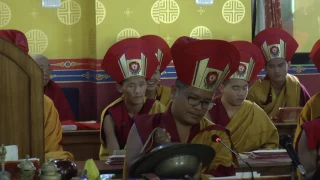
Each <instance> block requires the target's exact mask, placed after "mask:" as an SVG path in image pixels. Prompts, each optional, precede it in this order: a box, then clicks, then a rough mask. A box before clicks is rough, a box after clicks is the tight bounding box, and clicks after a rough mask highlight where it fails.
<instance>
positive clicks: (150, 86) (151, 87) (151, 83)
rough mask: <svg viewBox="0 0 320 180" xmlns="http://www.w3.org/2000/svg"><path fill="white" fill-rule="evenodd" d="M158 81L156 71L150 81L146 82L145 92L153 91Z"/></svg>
mask: <svg viewBox="0 0 320 180" xmlns="http://www.w3.org/2000/svg"><path fill="white" fill-rule="evenodd" d="M159 81H160V70H159V69H157V70H156V71H155V72H154V74H153V76H152V77H151V79H150V80H148V81H147V91H155V90H156V89H157V86H158V84H159Z"/></svg>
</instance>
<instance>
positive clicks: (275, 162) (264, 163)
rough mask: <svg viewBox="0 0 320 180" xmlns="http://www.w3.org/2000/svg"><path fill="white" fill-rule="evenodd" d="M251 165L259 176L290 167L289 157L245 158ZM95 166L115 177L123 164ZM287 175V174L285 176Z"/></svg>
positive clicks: (286, 171)
mask: <svg viewBox="0 0 320 180" xmlns="http://www.w3.org/2000/svg"><path fill="white" fill-rule="evenodd" d="M246 161H247V162H248V163H249V164H250V165H251V167H252V170H253V171H257V172H258V173H260V174H261V176H273V175H284V176H285V175H289V174H290V167H291V159H290V158H278V159H260V160H255V159H246ZM75 163H76V164H77V167H78V171H79V172H82V171H83V168H84V163H85V162H84V161H75ZM95 163H96V166H97V168H98V169H99V170H100V174H115V175H116V177H120V178H121V177H122V171H123V165H108V164H106V163H105V161H95ZM239 165H240V167H239V168H236V171H237V172H250V170H249V168H248V167H247V165H246V164H245V163H244V162H240V161H239ZM286 177H287V176H286Z"/></svg>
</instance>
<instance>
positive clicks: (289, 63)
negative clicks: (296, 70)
mask: <svg viewBox="0 0 320 180" xmlns="http://www.w3.org/2000/svg"><path fill="white" fill-rule="evenodd" d="M290 66H291V61H288V69H289V68H290Z"/></svg>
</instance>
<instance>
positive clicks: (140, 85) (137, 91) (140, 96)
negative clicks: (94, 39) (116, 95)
mask: <svg viewBox="0 0 320 180" xmlns="http://www.w3.org/2000/svg"><path fill="white" fill-rule="evenodd" d="M117 87H118V90H119V92H121V93H122V94H123V96H124V99H125V102H126V103H129V104H132V105H140V104H143V103H144V96H145V93H146V88H147V85H146V79H145V78H144V77H137V76H136V77H130V78H128V79H126V80H125V81H123V83H122V85H118V86H117Z"/></svg>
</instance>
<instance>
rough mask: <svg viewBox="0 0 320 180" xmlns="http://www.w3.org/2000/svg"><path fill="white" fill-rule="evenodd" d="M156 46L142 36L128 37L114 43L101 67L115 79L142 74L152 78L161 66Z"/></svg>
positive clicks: (121, 79) (119, 80)
mask: <svg viewBox="0 0 320 180" xmlns="http://www.w3.org/2000/svg"><path fill="white" fill-rule="evenodd" d="M153 50H154V46H153V44H152V43H149V42H148V41H146V40H143V39H140V38H128V39H124V40H121V41H119V42H117V43H115V44H113V45H112V46H111V47H110V48H109V49H108V51H107V53H106V55H105V56H104V58H103V62H102V64H101V68H102V69H104V70H105V71H106V72H107V73H108V74H109V75H110V76H111V77H112V79H114V80H115V81H117V82H118V83H121V82H122V81H123V80H125V79H127V78H130V77H133V76H141V77H145V78H146V79H150V78H151V76H152V75H153V73H154V72H155V71H156V69H157V67H158V66H159V61H158V59H157V57H156V55H155V54H154V51H153Z"/></svg>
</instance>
